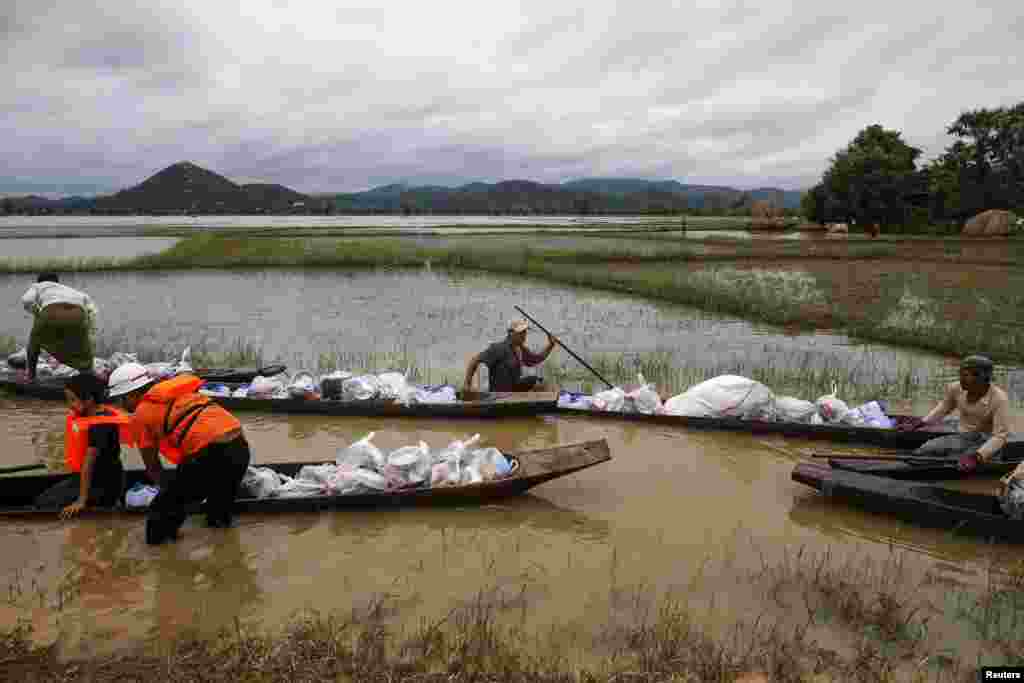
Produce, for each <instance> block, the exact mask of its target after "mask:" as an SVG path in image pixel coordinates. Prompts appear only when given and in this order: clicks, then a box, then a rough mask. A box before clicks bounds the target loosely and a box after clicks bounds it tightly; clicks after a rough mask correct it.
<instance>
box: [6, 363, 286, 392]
mask: <svg viewBox="0 0 1024 683" xmlns="http://www.w3.org/2000/svg"><path fill="white" fill-rule="evenodd" d="M8 364H9V365H10V361H8ZM11 367H14V368H18V365H12V366H11ZM21 367H22V368H23V367H24V363H22V364H21ZM287 369H288V366H286V365H281V364H280V363H275V364H273V365H264V366H263V367H259V368H197V369H196V370H194V374H196V375H198V376H199V377H202V378H203V379H205V380H206V381H208V382H224V383H226V384H227V383H235V384H244V383H246V382H251V381H253V380H254V379H255V378H256V377H257V376H259V375H262V376H264V377H273V376H274V375H279V374H281V373H282V372H284V371H285V370H287ZM0 383H3V385H4V386H8V385H10V384H18V385H21V386H26V385H25V384H24V382H19V381H18V380H16V379H15V378H14V377H13V376H11V374H10V372H7V373H6V376H5V375H4V374H0ZM36 384H38V389H39V392H40V394H39V396H38V397H39V398H51V397H56V398H61V399H63V398H64V393H63V386H64V380H62V379H60V378H52V377H51V378H47V379H46V380H44V381H41V382H37V383H33V384H32V385H28V386H33V387H34V386H36ZM12 389H13V387H12ZM15 391H16V389H15Z"/></svg>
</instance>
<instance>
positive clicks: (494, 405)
mask: <svg viewBox="0 0 1024 683" xmlns="http://www.w3.org/2000/svg"><path fill="white" fill-rule="evenodd" d="M217 381H218V382H219V380H217ZM223 383H224V384H227V385H229V386H230V383H228V382H223ZM0 389H7V390H9V391H11V392H13V393H15V394H16V395H19V396H30V397H32V398H41V399H48V400H64V386H63V383H62V382H60V381H54V380H46V381H41V382H33V383H31V384H27V383H25V382H18V381H15V380H14V379H13V378H10V377H8V378H0ZM211 398H213V400H215V401H216V402H217V403H219V404H221V405H222V406H224V407H225V408H227V409H228V410H232V411H244V412H249V411H253V412H261V413H275V414H293V415H333V416H342V415H352V416H355V415H363V416H370V417H376V416H379V417H448V418H460V417H465V418H475V417H507V416H515V415H537V414H540V413H551V412H554V411H555V408H556V406H557V405H558V394H557V393H554V392H547V393H541V392H491V393H486V394H477V395H476V396H474V398H475V400H472V401H456V402H455V403H418V404H415V405H408V406H407V405H402V404H401V403H395V402H394V401H383V400H377V399H370V400H366V401H345V400H322V399H317V400H307V399H304V398H281V399H276V398H275V399H271V398H266V399H264V398H235V397H227V396H213V397H211Z"/></svg>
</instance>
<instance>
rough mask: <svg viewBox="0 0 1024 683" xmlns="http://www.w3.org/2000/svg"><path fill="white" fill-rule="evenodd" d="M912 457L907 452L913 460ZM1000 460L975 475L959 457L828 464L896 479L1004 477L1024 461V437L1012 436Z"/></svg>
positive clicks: (830, 461)
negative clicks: (965, 469) (963, 466)
mask: <svg viewBox="0 0 1024 683" xmlns="http://www.w3.org/2000/svg"><path fill="white" fill-rule="evenodd" d="M911 455H912V454H911V453H909V452H908V453H907V456H908V457H910V456H911ZM997 457H998V459H997V460H995V461H994V462H988V463H985V464H982V465H979V466H978V467H977V468H976V469H975V470H974V471H972V472H961V471H960V468H959V467H958V462H957V459H955V458H926V457H921V458H914V459H913V460H907V461H900V460H872V459H870V458H842V457H836V458H829V459H828V464H829V465H830V466H831V467H833V468H834V469H837V470H844V471H847V472H858V473H860V474H873V475H875V476H879V477H891V478H893V479H913V480H916V481H936V480H940V479H965V478H967V477H975V476H984V475H1000V474H1006V473H1007V472H1009V471H1011V470H1013V469H1014V468H1015V467H1017V465H1019V464H1020V463H1021V462H1022V461H1024V434H1017V433H1014V434H1011V435H1010V438H1009V439H1008V440H1007V442H1006V445H1005V446H1003V448H1002V449H1001V450H1000V451H999V453H997Z"/></svg>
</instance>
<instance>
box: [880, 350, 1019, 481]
mask: <svg viewBox="0 0 1024 683" xmlns="http://www.w3.org/2000/svg"><path fill="white" fill-rule="evenodd" d="M992 371H993V364H992V361H991V360H989V359H988V358H986V357H985V356H968V357H967V358H964V360H963V362H962V363H961V364H960V381H959V382H952V383H950V384H949V385H948V386H946V395H945V397H944V398H943V399H942V401H941V402H940V403H939V404H938V405H937V406H935V408H933V409H932V411H931V412H930V413H928V414H927V415H926V416H925V417H924V418H917V419H915V420H913V421H912V422H909V423H906V424H905V425H901V426H900V429H904V430H907V429H919V428H920V427H923V426H925V425H929V424H934V423H936V422H938V421H940V420H941V419H942V418H943V417H945V416H946V415H948V414H949V413H951V412H952V411H954V410H956V411H958V412H959V413H960V430H959V431H960V433H959V434H952V435H947V436H940V437H937V438H935V439H932V440H931V441H928V442H926V443H925V444H924V445H922V446H921V447H920V448H918V449H917V450H916V451H914V454H915V455H922V456H934V457H942V456H945V457H950V458H959V459H960V467H961V469H965V470H972V469H974V468H975V467H977V465H978V464H979V463H986V462H989V461H990V460H992V458H994V457H996V455H997V454H998V452H999V450H1000V449H1001V448H1002V447H1003V446H1004V445H1006V440H1007V438H1008V437H1009V435H1010V422H1009V420H1010V418H1009V416H1010V402H1009V399H1008V398H1007V396H1006V392H1005V391H1004V390H1002V389H1000V388H999V387H997V386H996V385H994V384H992Z"/></svg>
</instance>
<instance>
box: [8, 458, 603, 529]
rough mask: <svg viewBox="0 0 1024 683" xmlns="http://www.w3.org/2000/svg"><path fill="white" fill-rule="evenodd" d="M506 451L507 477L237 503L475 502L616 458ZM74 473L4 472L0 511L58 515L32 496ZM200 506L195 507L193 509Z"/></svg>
mask: <svg viewBox="0 0 1024 683" xmlns="http://www.w3.org/2000/svg"><path fill="white" fill-rule="evenodd" d="M507 455H508V457H509V458H510V459H511V460H513V461H514V462H515V463H516V469H515V471H514V472H513V473H512V474H511V475H509V476H507V477H504V478H501V479H497V480H494V481H487V482H481V483H479V484H465V485H462V486H440V487H434V488H415V489H412V488H410V489H397V490H393V491H384V492H380V493H370V494H359V495H343V496H308V497H301V498H240V499H239V500H237V501H236V507H237V510H238V511H239V512H301V511H311V512H316V511H323V510H333V509H347V508H396V507H415V506H425V505H426V506H429V505H438V506H443V505H475V504H480V503H484V502H489V501H494V500H500V499H502V498H508V497H511V496H516V495H519V494H521V493H524V492H526V491H528V490H530V489H532V488H533V487H535V486H539V485H540V484H543V483H545V482H548V481H551V480H552V479H557V478H559V477H564V476H567V475H570V474H573V473H575V472H579V471H581V470H584V469H587V468H589V467H593V466H595V465H599V464H601V463H603V462H607V461H608V460H611V453H610V451H609V448H608V442H607V441H605V440H604V439H600V440H596V441H583V442H580V443H573V444H566V445H563V446H557V447H554V448H543V449H537V450H530V451H521V452H518V453H509V454H507ZM319 464H322V462H293V463H267V464H264V465H260V466H261V467H269V468H271V469H273V470H275V471H277V472H280V473H281V474H286V475H288V476H295V475H296V474H297V473H298V471H299V470H300V469H301V468H302V467H303V466H305V465H319ZM125 474H126V480H127V485H128V486H129V487H130V486H132V485H133V484H135V483H137V482H147V481H148V480H147V479H146V475H145V471H144V470H138V469H135V470H127V471H126V472H125ZM70 476H74V475H70V474H50V475H40V476H15V477H0V516H3V517H15V516H29V517H33V516H42V515H45V516H53V515H54V514H56V513H57V510H56V509H47V508H37V507H34V506H33V505H32V501H33V500H34V499H35V497H36V496H38V495H39V494H40V493H42V492H43V491H45V490H46V489H48V488H49V487H50V486H53V485H54V484H57V483H59V482H60V481H62V480H64V479H66V478H67V477H70ZM197 509H198V508H197V507H195V506H194V507H193V508H192V511H196V510H197ZM87 512H89V513H93V514H104V513H106V514H109V513H112V512H123V513H133V514H137V513H141V512H145V511H144V510H133V509H126V508H117V509H114V508H110V509H107V508H89V509H88V510H87Z"/></svg>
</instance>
